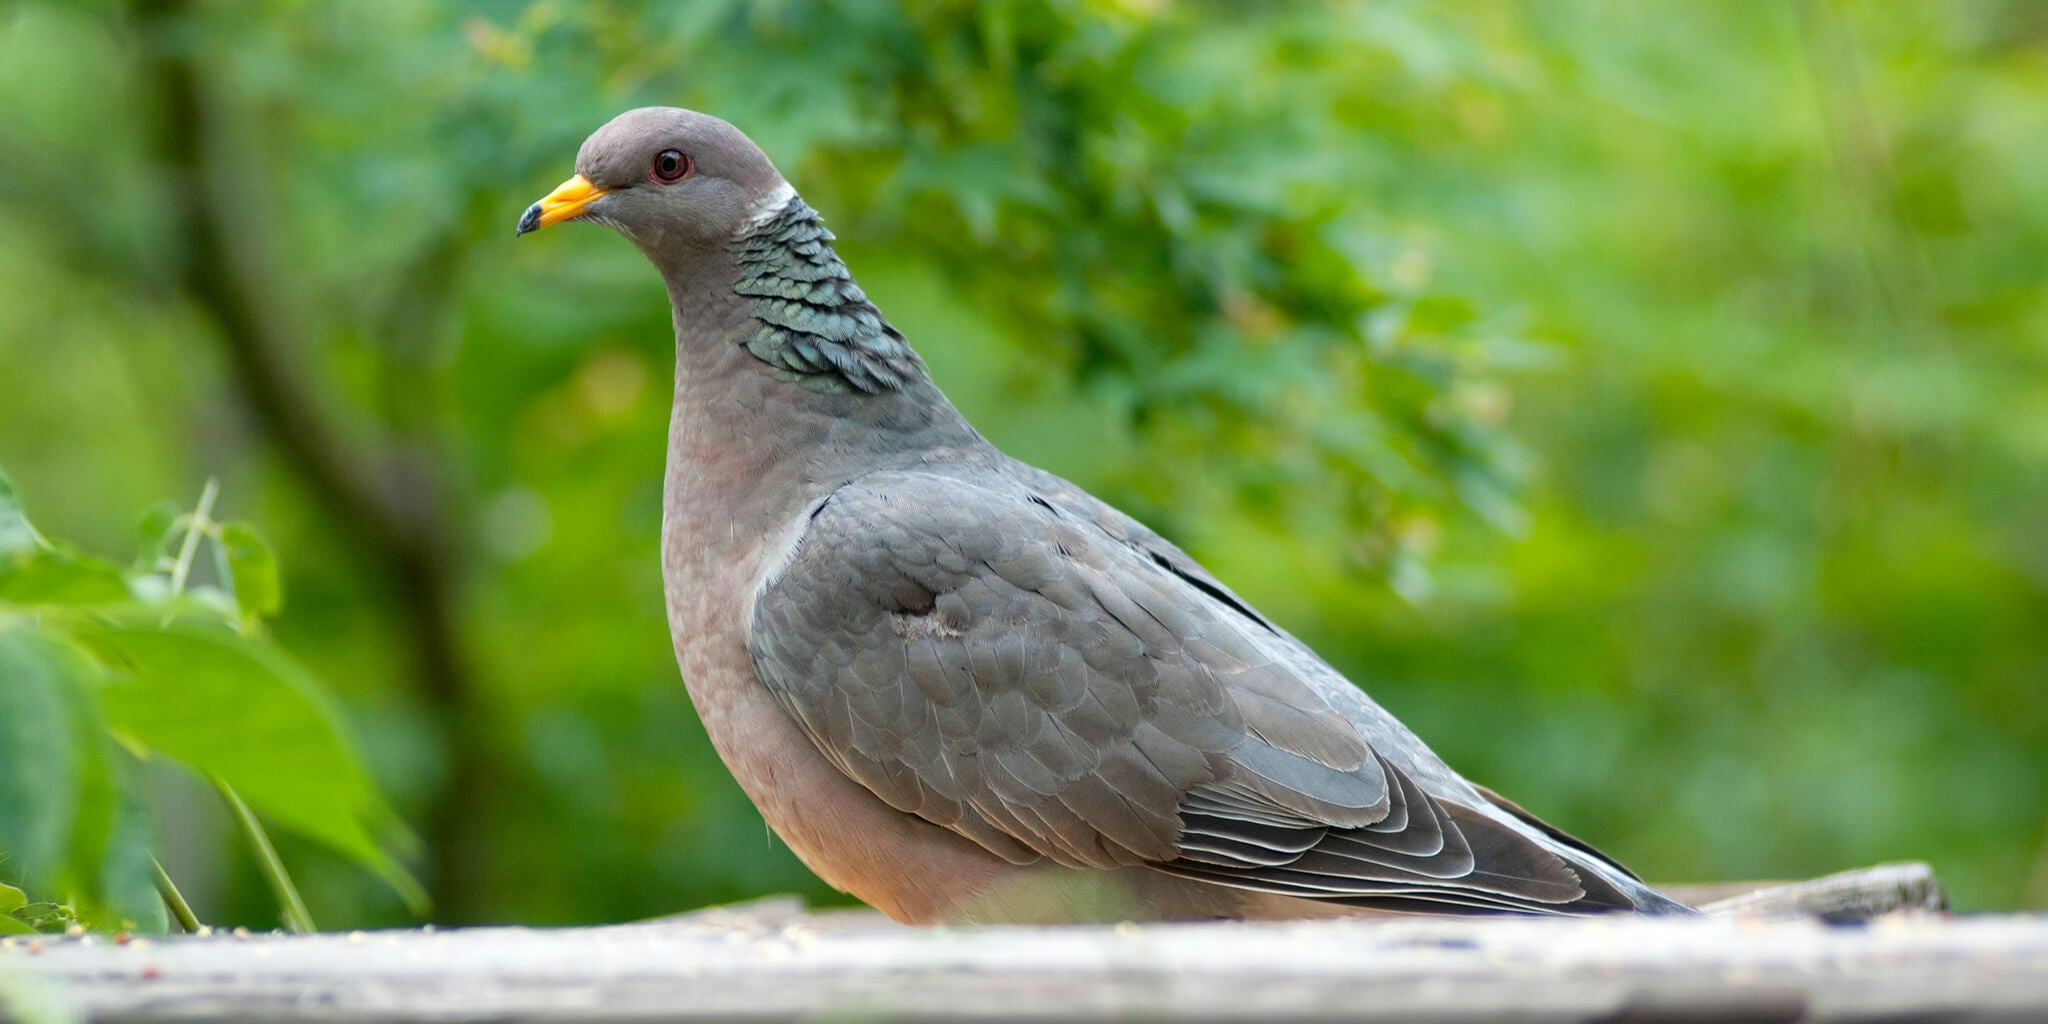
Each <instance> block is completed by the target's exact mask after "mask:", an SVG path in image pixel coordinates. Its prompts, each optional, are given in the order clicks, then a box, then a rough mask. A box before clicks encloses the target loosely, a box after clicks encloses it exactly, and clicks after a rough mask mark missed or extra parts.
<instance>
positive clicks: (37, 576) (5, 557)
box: [0, 527, 129, 605]
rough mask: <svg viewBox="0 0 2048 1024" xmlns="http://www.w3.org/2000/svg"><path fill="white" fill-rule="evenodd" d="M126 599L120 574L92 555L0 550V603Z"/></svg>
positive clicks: (56, 549) (66, 551) (33, 549)
mask: <svg viewBox="0 0 2048 1024" xmlns="http://www.w3.org/2000/svg"><path fill="white" fill-rule="evenodd" d="M0 531H4V527H0ZM128 596H129V595H128V583H127V581H126V580H125V579H123V578H122V576H121V570H119V569H117V568H115V567H114V566H113V565H112V564H111V563H108V562H104V561H101V560H100V559H97V558H94V557H92V556H91V555H86V554H81V553H79V552H77V551H73V550H71V549H70V548H68V547H62V546H59V547H17V548H12V549H8V548H5V547H4V546H0V602H7V603H11V604H19V605H82V604H105V603H110V602H115V601H124V600H126V599H127V598H128Z"/></svg>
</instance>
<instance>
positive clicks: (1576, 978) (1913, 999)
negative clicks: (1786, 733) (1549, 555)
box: [0, 883, 2048, 1024]
mask: <svg viewBox="0 0 2048 1024" xmlns="http://www.w3.org/2000/svg"><path fill="white" fill-rule="evenodd" d="M1809 884H1811V883H1809ZM0 993H4V994H6V996H7V1000H8V1001H9V1002H12V1003H13V1004H15V1005H17V1006H20V1007H23V1008H28V1007H33V1006H36V1005H42V1006H45V1007H50V1008H55V1009H56V1010H58V1011H59V1013H60V1014H62V1015H63V1016H60V1017H57V1018H55V1019H60V1020H61V1019H75V1020H88V1021H109V1022H111V1021H149V1022H156V1021H196V1020H208V1021H232V1022H259V1021H260V1022H287V1024H288V1022H342V1021H346V1022H396V1021H405V1022H414V1021H417V1022H435V1024H441V1022H453V1021H493V1022H550V1024H591V1022H621V1024H624V1022H651V1021H702V1020H748V1021H756V1020H759V1021H767V1020H796V1019H805V1020H809V1019H860V1020H935V1021H936V1020H999V1019H1000V1020H1013V1019H1041V1020H1124V1019H1142V1020H1216V1021H1288V1020H1372V1021H1413V1022H1428V1021H1475V1022H1476V1021H1613V1022H1618V1021H1665V1022H1676V1021H1709V1020H1713V1021H1720V1020H1756V1021H1795V1020H1816V1021H1901V1020H1923V1019H1938V1020H1944V1021H1951V1020H1953V1021H1977V1020H1983V1021H2011V1022H2022V1021H2024V1022H2041V1021H2048V917H2017V916H2013V917H1975V918H1950V917H1946V916H1943V915H1938V914H1932V913H1925V912H1905V913H1896V914H1891V915H1888V916H1884V917H1880V918H1878V919H1876V920H1874V921H1871V922H1870V923H1868V924H1859V925H1854V926H1841V925H1829V924H1825V923H1822V922H1819V921H1814V920H1810V919H1808V920H1768V919H1763V918H1757V917H1719V918H1708V919H1700V920H1668V919H1662V920H1651V919H1637V918H1603V919H1593V920H1576V921H1569V920H1567V921H1554V920H1527V919H1491V920H1478V921H1473V920H1465V921H1460V920H1442V919H1420V918H1387V919H1380V920H1361V921H1345V922H1318V923H1303V924H1182V925H1150V926H1143V927H1139V926H1132V925H1120V926H1114V927H1093V926H1074V927H1059V928H980V929H926V930H915V929H909V928H903V927H899V926H896V925H893V924H890V923H888V922H886V921H883V920H881V919H879V918H877V917H875V916H873V915H871V914H864V913H861V914H847V913H827V914H813V915H805V914H803V913H801V908H799V907H797V906H796V905H795V904H794V903H793V902H779V903H778V902H769V903H763V904H755V905H749V906H744V907H740V908H734V909H732V910H726V911H708V912H704V913H700V914H695V915H690V916H687V917H683V918H677V919H671V920H666V921H657V922H651V923H647V924H637V925H621V926H614V927H608V928H565V929H552V930H548V929H525V928H480V929H466V930H456V931H438V932H432V931H398V932H376V933H369V934H361V933H358V934H347V935H344V934H333V935H318V936H308V937H288V936H281V935H257V936H234V935H226V934H216V935H213V936H210V937H205V938H198V937H188V938H173V939H156V940H136V941H131V942H129V943H127V944H125V945H119V944H115V943H113V942H111V941H109V940H107V939H105V938H45V939H40V940H36V942H35V945H34V946H33V947H31V944H30V943H29V942H28V941H25V940H21V939H16V940H14V941H12V942H11V943H10V944H8V945H7V946H5V947H4V948H0ZM23 1016H26V1015H25V1014H24V1015H23ZM36 1024H41V1022H40V1021H38V1022H36Z"/></svg>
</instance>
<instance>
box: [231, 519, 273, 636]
mask: <svg viewBox="0 0 2048 1024" xmlns="http://www.w3.org/2000/svg"><path fill="white" fill-rule="evenodd" d="M220 552H221V555H222V557H224V558H225V559H226V560H227V565H228V580H229V582H230V583H231V584H232V586H233V587H234V591H235V604H236V605H237V606H239V607H240V608H241V610H242V618H243V619H244V620H245V621H247V620H253V619H261V618H267V617H269V616H272V615H276V614H277V610H278V609H279V608H280V607H282V606H283V604H284V590H283V588H282V587H281V586H280V585H279V583H278V573H277V556H276V555H275V554H273V553H272V552H271V550H270V545H269V544H268V543H265V542H264V540H263V537H262V535H261V534H258V533H257V532H256V529H255V528H254V527H252V526H250V525H249V524H247V523H224V524H222V526H221V528H220Z"/></svg>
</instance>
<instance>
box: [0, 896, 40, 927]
mask: <svg viewBox="0 0 2048 1024" xmlns="http://www.w3.org/2000/svg"><path fill="white" fill-rule="evenodd" d="M0 888H6V887H5V886H0ZM15 891H16V892H20V891H21V890H19V889H16V890H15ZM35 933H36V930H35V928H34V927H33V926H31V925H30V924H29V923H28V922H27V921H23V920H21V919H20V918H18V917H14V916H13V915H10V914H0V935H34V934H35Z"/></svg>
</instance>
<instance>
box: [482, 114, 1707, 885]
mask: <svg viewBox="0 0 2048 1024" xmlns="http://www.w3.org/2000/svg"><path fill="white" fill-rule="evenodd" d="M666 149H678V150H681V151H683V152H688V153H690V154H692V157H693V159H694V167H695V173H694V174H693V175H692V176H691V178H689V179H686V180H684V181H681V182H675V183H667V184H664V183H663V182H660V181H657V180H655V179H653V178H651V177H649V176H648V175H647V173H646V170H645V169H646V167H647V166H648V160H649V158H650V157H651V156H653V155H655V154H658V153H660V152H662V151H664V150H666ZM578 169H579V171H581V172H582V174H583V177H584V178H586V179H588V183H589V184H590V185H591V186H592V188H593V189H595V190H596V191H597V192H598V193H599V194H598V196H597V198H595V199H590V200H587V201H585V200H583V199H580V198H579V199H578V202H584V203H585V204H586V205H583V206H578V207H577V208H576V210H575V211H568V212H580V213H581V215H582V216H586V217H589V218H591V219H596V220H600V221H602V222H604V223H607V224H610V225H612V226H614V227H617V228H618V229H619V230H620V231H621V232H622V233H624V234H625V235H626V236H627V237H628V238H630V239H632V240H633V241H634V242H635V243H636V244H638V245H639V246H640V247H641V249H642V250H643V251H645V252H646V253H647V254H648V255H649V257H650V258H651V259H653V261H654V262H655V265H656V266H657V267H658V268H660V269H661V271H662V273H663V277H664V279H665V281H666V282H667V283H668V286H669V292H670V296H671V299H672V302H673V303H674V305H675V315H676V324H677V359H678V379H677V395H676V399H677V404H676V409H675V421H674V424H673V425H672V428H671V434H670V457H669V473H668V488H667V502H668V507H667V516H666V517H665V529H664V574H665V580H666V583H667V586H668V592H669V597H670V609H671V616H670V618H671V625H672V627H673V631H674V633H675V639H676V645H677V652H678V656H679V658H680V660H681V664H682V666H683V669H684V675H685V680H686V682H687V683H688V685H689V687H690V690H691V695H692V698H693V700H695V701H696V703H697V705H698V708H699V711H700V713H702V714H703V715H704V718H705V721H706V725H707V728H708V729H709V730H710V732H711V734H712V739H713V742H714V744H716V745H717V746H718V748H719V752H720V754H721V755H722V756H723V757H724V758H725V759H726V761H727V763H728V765H729V766H731V767H732V768H733V770H734V774H735V776H736V777H737V778H738V779H739V780H740V782H741V785H742V786H743V787H744V788H746V790H747V792H748V794H749V796H750V797H752V798H753V799H754V801H755V802H756V804H757V805H759V806H760V807H761V809H762V812H763V814H764V816H766V817H767V818H768V820H769V822H770V824H771V825H772V826H774V827H775V828H776V829H777V831H778V832H779V833H781V834H782V835H783V836H784V837H785V839H787V840H788V841H789V842H790V843H791V845H792V847H793V848H795V849H796V850H797V852H798V853H799V854H800V855H801V856H803V857H804V859H805V860H806V862H807V863H810V864H811V865H812V866H813V868H815V869H817V870H818V871H819V873H820V874H821V875H822V876H824V877H825V878H826V879H827V881H830V882H832V883H833V884H835V885H839V886H840V887H841V888H845V889H847V890H849V891H852V892H853V893H854V894H855V895H858V896H861V897H863V898H864V899H867V900H869V901H870V902H871V903H874V904H876V905H877V906H880V907H882V908H883V909H885V910H888V911H889V912H891V913H892V914H895V915H896V916H898V917H900V918H903V919H906V920H931V919H938V918H943V917H970V918H973V917H978V918H983V919H990V918H1003V919H1013V918H1061V917H1073V916H1088V912H1087V911H1083V910H1072V909H1071V908H1068V907H1067V906H1066V905H1065V904H1060V903H1059V902H1058V900H1057V899H1055V898H1053V897H1046V896H1043V895H1042V894H1041V890H1040V889H1034V888H1031V887H1030V885H1038V884H1040V883H1044V884H1046V885H1050V886H1052V887H1053V889H1047V890H1043V891H1053V890H1055V889H1056V890H1057V891H1059V892H1069V891H1070V890H1071V889H1072V888H1073V886H1075V885H1078V884H1080V883H1081V881H1083V880H1104V879H1106V880H1111V881H1113V882H1114V883H1115V886H1116V887H1117V889H1118V891H1119V892H1121V893H1122V896H1123V899H1122V901H1121V902H1118V903H1116V904H1115V911H1116V915H1117V916H1148V917H1203V916H1217V915H1228V916H1267V917H1270V916H1309V915H1315V914H1321V913H1328V912H1332V911H1337V912H1342V911H1347V910H1367V911H1369V910H1398V911H1407V910H1421V911H1429V912H1439V913H1474V912H1499V911H1511V912H1533V913H1587V912H1598V911H1611V910H1637V911H1642V912H1682V911H1683V910H1684V908H1682V907H1680V906H1679V905H1678V904H1675V903H1673V902H1671V901H1670V900H1668V899H1666V898H1664V897H1663V896H1661V895H1659V894H1657V893H1656V892H1654V891H1653V890H1651V889H1649V888H1648V887H1646V886H1644V885H1642V884H1641V882H1639V881H1638V880H1636V878H1635V877H1634V876H1633V875H1632V874H1630V873H1629V872H1628V871H1626V870H1625V869H1623V868H1622V867H1620V866H1619V865H1618V864H1616V863H1614V862H1613V861H1612V860H1609V859H1608V858H1606V857H1604V856H1602V855H1601V854H1599V853H1598V852H1596V851H1594V850H1593V849H1592V848H1590V847H1588V846H1586V845H1585V844H1583V843H1580V842H1578V841H1577V840H1574V839H1572V838H1570V837H1569V836H1566V835H1565V834H1563V833H1562V832H1559V831H1557V830H1555V829H1553V828H1551V827H1550V826H1548V825H1545V824H1544V823H1542V822H1540V821H1538V820H1537V819H1535V818H1534V817H1532V816H1530V815H1528V814H1527V813H1526V812H1524V811H1522V810H1521V809H1520V808H1518V807H1516V806H1514V805H1513V804H1511V803H1509V802H1507V801H1506V800H1504V799H1501V798H1499V797H1496V796H1494V795H1493V794H1492V793H1490V792H1489V791H1486V790H1483V789H1481V788H1479V787H1477V786H1474V785H1472V784H1471V783H1469V782H1467V781H1465V780H1464V779H1463V778H1461V777H1460V776H1458V774H1457V773H1456V772H1454V771H1452V770H1451V769H1450V768H1449V767H1447V766H1445V765H1444V764H1443V762H1442V761H1440V760H1439V759H1438V758H1437V757H1436V756H1435V755H1434V754H1433V753H1431V752H1430V750H1429V749H1428V747H1427V746H1425V745H1424V744H1423V743H1422V742H1421V741H1420V740H1419V739H1417V738H1416V737H1415V736H1414V735H1413V734H1412V733H1410V732H1409V731H1408V730H1407V729H1406V728H1405V727H1403V726H1402V725H1401V724H1400V723H1399V722H1397V721H1395V720H1394V719H1393V718H1392V717H1391V716H1389V715H1388V714H1387V713H1386V712H1385V711H1383V710H1382V709H1380V708H1379V706H1378V705H1376V704H1374V703H1373V702H1372V700H1371V699H1370V698H1369V697H1367V696H1366V695H1365V694H1364V692H1363V691H1361V690H1359V689H1358V688H1357V687H1355V686H1353V685H1352V684H1351V683H1350V682H1348V681H1347V680H1345V679H1344V678H1343V677H1342V676H1340V675H1339V674H1338V673H1337V672H1336V671H1335V670H1334V669H1332V668H1331V667H1330V666H1329V665H1327V664H1326V663H1325V662H1323V661H1322V660H1321V659H1320V658H1318V657H1317V656H1316V655H1315V654H1314V652H1312V651H1310V650H1309V649H1308V648H1307V647H1306V646H1304V645H1303V644H1301V643H1300V642H1299V641H1297V640H1296V639H1294V638H1293V637H1292V636H1289V635H1288V634H1287V633H1286V632H1285V631H1284V630H1281V629H1280V628H1278V627H1277V626H1275V625H1274V624H1272V623H1271V622H1269V621H1268V620H1266V619H1265V618H1264V617H1262V616H1261V615H1259V614H1258V612H1256V611H1255V610H1253V609H1252V608H1251V607H1250V606H1248V605H1247V604H1246V603H1245V602H1244V601H1243V600H1242V599H1240V598H1239V597H1237V596H1236V595H1235V594H1233V593H1231V591H1230V590H1229V589H1228V588H1226V587H1224V586H1223V584H1222V583H1220V582H1218V581H1217V580H1216V579H1215V578H1214V577H1212V576H1210V575H1209V574H1208V573H1207V572H1206V571H1205V570H1204V569H1202V567H1201V566H1199V565H1198V564H1196V563H1195V562H1194V561H1193V560H1192V559H1190V558H1189V557H1188V556H1187V555H1186V554H1184V553H1183V552H1181V551H1180V550H1179V549H1177V548H1175V547H1174V546H1173V545H1171V544H1169V543H1167V542H1166V541H1164V540H1163V539H1161V538H1160V537H1158V536H1157V535H1156V534H1154V533H1152V532H1151V531H1150V530H1148V529H1146V528H1145V527H1144V526H1143V525H1141V524H1139V523H1137V522H1136V521H1134V520H1132V519H1130V518H1129V517H1127V516H1124V515H1123V514H1121V513H1119V512H1117V511H1116V510H1114V509H1112V508H1110V507H1109V506H1107V505H1105V504H1103V503H1102V502H1100V501H1097V500H1096V499H1094V498H1093V497H1090V496H1089V495H1087V494H1086V493H1085V492H1083V491H1081V490H1080V489H1079V488H1076V487H1074V486H1073V485H1072V484H1070V483H1067V482H1066V481H1063V480H1060V479H1059V478H1057V477H1054V476H1052V475H1050V474H1048V473H1045V472H1043V471H1041V470H1038V469H1035V468H1033V467H1030V466H1027V465H1025V464H1023V463H1020V462H1017V461H1016V460H1014V459H1011V458H1009V457H1008V456H1006V455H1004V454H1003V453H1001V452H999V451H997V450H996V449H995V448H993V447H992V446H990V445H989V444H988V443H987V442H986V441H984V440H983V439H982V438H981V437H980V436H979V435H977V434H976V433H974V431H973V430H972V428H970V427H969V426H968V425H967V424H966V423H965V421H964V420H962V419H961V418H960V416H959V414H958V413H957V412H956V411H955V410H954V409H953V408H952V406H951V405H950V404H949V403H947V402H946V400H945V398H944V396H943V395H941V394H940V393H939V392H938V390H937V388H936V387H934V386H933V385H932V384H931V381H930V378H929V375H928V374H927V372H926V370H925V367H924V364H923V363H922V362H921V361H920V360H919V359H918V358H917V356H916V355H915V353H913V352H912V351H911V349H910V347H909V346H908V345H907V344H905V342H904V340H903V338H902V336H901V335H900V334H899V333H898V332H897V331H896V330H895V328H893V327H891V326H890V325H889V324H888V322H887V321H886V320H884V319H883V318H882V315H881V313H880V311H879V310H877V309H876V308H875V306H874V304H873V303H872V302H870V301H869V300H868V298H867V296H866V295H865V294H863V293H862V292H861V290H860V288H859V286H858V285H856V284H855V283H854V281H853V279H852V276H851V274H850V273H849V272H848V271H847V269H846V267H845V264H844V263H842V262H841V261H840V259H839V257H838V256H837V255H836V254H835V253H834V252H833V249H832V245H831V242H832V235H831V233H830V232H829V231H827V230H826V229H825V228H824V225H823V224H822V222H821V221H820V219H819V218H818V216H817V214H816V213H815V211H813V210H811V208H810V207H809V206H807V205H805V204H804V202H803V201H802V200H801V199H800V198H798V197H797V196H796V195H795V193H794V192H793V191H792V190H791V189H789V187H788V186H787V184H786V183H784V182H783V181H782V179H781V176H780V175H779V174H776V173H775V171H774V168H773V167H772V165H770V164H769V163H768V162H767V160H766V158H765V157H762V156H761V155H760V153H759V151H758V149H755V148H754V147H753V145H752V144H751V143H750V142H748V141H747V140H746V139H745V137H744V136H742V135H740V134H739V133H738V131H737V130H735V129H733V128H731V126H729V125H726V124H725V123H724V122H722V121H718V120H717V119H715V118H709V117H706V116H705V115H701V114H695V113H691V112H688V111H677V110H667V109H652V108H651V109H647V110H640V111H632V112H629V113H627V114H625V115H622V116H621V117H620V118H618V119H617V120H615V121H613V122H612V123H611V124H610V125H607V126H606V127H605V128H603V129H601V130H600V131H599V132H598V133H596V134H595V135H593V136H592V137H591V140H590V142H587V143H586V144H585V146H584V150H583V153H582V154H581V155H580V156H579V159H578ZM571 184H572V185H573V184H575V182H573V181H572V183H571ZM579 187H580V186H579ZM564 188H565V189H566V190H569V191H570V192H576V193H577V194H578V195H579V196H580V195H581V193H580V192H577V190H576V189H571V188H570V186H564ZM562 194H564V193H560V192H558V195H562ZM554 200H555V197H550V200H548V201H544V203H546V202H553V201H554ZM543 206H544V204H536V207H535V209H534V210H533V211H529V212H528V215H527V217H525V218H523V219H522V228H523V229H525V228H526V227H527V226H528V225H531V224H545V223H550V222H551V221H549V220H546V219H545V218H544V216H543V215H544V214H546V213H547V212H548V210H547V209H544V208H543ZM558 219H560V218H558ZM1026 883H1030V885H1027V884H1026ZM1062 887H1064V888H1062ZM1019 893H1022V894H1023V895H1018V894H1019ZM1233 894H1234V895H1233Z"/></svg>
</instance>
